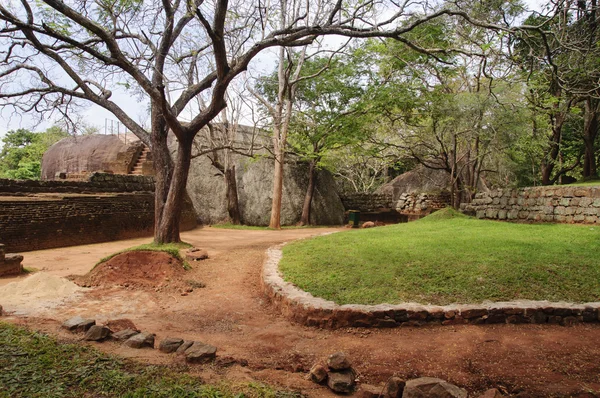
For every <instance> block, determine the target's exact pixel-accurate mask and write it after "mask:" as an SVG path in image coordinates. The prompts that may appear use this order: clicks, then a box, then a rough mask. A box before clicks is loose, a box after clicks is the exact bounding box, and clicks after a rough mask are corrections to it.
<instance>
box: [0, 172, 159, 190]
mask: <svg viewBox="0 0 600 398" xmlns="http://www.w3.org/2000/svg"><path fill="white" fill-rule="evenodd" d="M100 192H154V178H153V177H151V176H140V175H121V174H108V173H92V174H89V175H88V177H87V180H84V181H80V180H77V181H73V180H51V181H33V180H7V179H0V194H1V195H27V194H32V193H33V194H35V193H100Z"/></svg>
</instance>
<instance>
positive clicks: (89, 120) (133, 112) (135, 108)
mask: <svg viewBox="0 0 600 398" xmlns="http://www.w3.org/2000/svg"><path fill="white" fill-rule="evenodd" d="M525 3H526V4H527V5H528V6H529V8H530V9H539V8H540V4H542V3H541V1H540V0H525ZM251 67H252V68H254V69H255V70H259V71H260V72H270V71H272V70H274V68H275V58H274V57H273V56H272V55H269V54H261V55H259V57H257V58H256V59H255V60H253V62H252V64H251ZM238 78H239V77H238ZM112 100H113V101H115V102H116V103H117V104H118V105H119V106H121V107H122V109H124V110H125V112H126V113H127V114H129V115H130V116H132V117H133V119H134V120H136V121H137V122H141V123H142V124H143V125H148V124H149V120H148V105H147V103H144V102H139V101H138V99H136V98H135V96H131V95H129V94H128V93H127V92H125V91H124V90H121V91H113V97H112ZM59 117H60V115H54V117H53V118H49V119H48V120H44V121H41V122H40V121H39V120H37V118H36V117H35V116H34V115H30V114H15V113H14V112H13V111H12V110H9V109H7V108H5V109H0V139H1V138H2V137H3V136H4V135H5V134H6V132H7V131H9V130H16V129H19V128H27V129H31V130H34V131H43V130H45V129H46V128H48V127H51V126H52V125H53V124H54V122H55V121H56V120H57V119H59ZM79 117H80V119H81V120H83V121H84V122H85V123H86V124H87V125H88V126H92V127H96V128H97V129H98V130H99V131H100V132H101V133H105V132H107V133H110V131H111V125H112V130H113V131H115V130H116V126H117V119H116V118H115V117H114V116H113V115H112V114H111V113H110V112H109V111H107V110H105V109H104V108H101V107H99V106H96V105H90V106H87V107H86V108H84V109H83V110H81V111H80V112H79ZM183 118H185V115H184V117H183ZM121 129H123V126H122V125H121ZM0 146H1V143H0Z"/></svg>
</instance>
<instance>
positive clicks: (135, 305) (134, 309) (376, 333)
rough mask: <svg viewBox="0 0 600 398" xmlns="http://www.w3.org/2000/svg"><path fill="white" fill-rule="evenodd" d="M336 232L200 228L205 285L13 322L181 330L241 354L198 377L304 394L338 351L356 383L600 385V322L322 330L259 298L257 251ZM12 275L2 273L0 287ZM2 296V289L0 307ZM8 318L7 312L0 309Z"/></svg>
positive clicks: (105, 293) (44, 265) (34, 259)
mask: <svg viewBox="0 0 600 398" xmlns="http://www.w3.org/2000/svg"><path fill="white" fill-rule="evenodd" d="M333 230H334V229H323V228H318V229H294V230H283V231H243V230H223V229H213V228H200V229H196V230H194V231H189V232H185V233H183V234H182V236H183V239H184V240H185V241H187V242H190V243H192V244H194V245H195V246H197V247H201V248H205V249H207V250H208V252H209V255H210V259H208V260H205V261H202V262H199V263H195V264H194V269H193V270H192V271H191V272H190V279H195V280H200V281H202V282H204V283H205V284H206V287H205V288H203V289H196V290H194V291H193V292H192V293H190V294H189V295H187V296H182V295H180V294H178V293H177V292H154V291H150V292H144V291H136V290H132V289H116V288H115V289H95V290H93V291H90V292H87V293H86V294H85V295H84V297H83V299H81V300H78V301H76V302H72V303H70V304H68V305H65V306H63V307H60V308H56V309H44V308H40V309H39V310H38V311H33V312H31V313H30V314H29V317H28V318H24V317H21V318H13V321H14V322H20V323H26V324H29V325H31V326H32V327H37V328H39V329H42V330H47V331H50V332H51V333H54V334H59V335H61V336H62V337H69V336H70V335H67V334H64V332H62V331H60V329H59V328H58V325H59V323H60V322H62V321H63V320H65V319H67V318H69V317H70V316H73V315H82V316H89V317H94V318H95V319H97V320H98V321H104V320H108V319H114V318H122V317H127V318H129V319H131V320H133V321H134V323H135V324H136V325H137V326H138V327H139V328H141V329H143V330H147V331H151V332H154V333H156V334H157V339H158V340H160V339H162V338H165V337H169V336H171V337H183V338H188V339H196V340H201V341H204V342H207V343H210V344H213V345H216V346H217V347H218V348H219V351H218V355H219V356H220V357H232V358H233V359H236V360H238V361H240V360H246V361H248V366H247V367H242V366H239V365H233V366H229V367H226V366H204V367H200V366H199V367H194V371H195V372H196V373H198V374H200V375H201V376H202V377H203V378H204V379H205V380H207V381H218V380H221V379H228V380H239V381H247V380H260V381H264V382H267V383H273V384H278V385H280V386H282V387H289V388H294V389H301V390H302V391H303V392H304V393H306V394H307V395H309V396H312V397H327V396H332V395H330V393H329V392H328V391H327V390H326V389H324V388H323V387H320V386H316V385H314V384H312V383H311V382H309V381H307V380H306V378H305V372H306V371H307V370H308V369H309V368H310V366H311V365H312V364H313V363H314V362H315V361H317V360H319V359H322V358H324V357H326V356H327V355H328V354H330V353H333V352H335V351H345V352H346V353H347V354H348V355H349V356H350V358H351V359H352V360H353V363H354V366H355V368H356V369H357V371H358V373H359V376H360V380H361V382H363V383H368V384H375V385H377V384H379V383H383V382H385V380H387V378H388V377H390V376H392V375H399V376H401V377H406V378H412V377H417V376H434V377H440V378H443V379H446V380H448V381H451V382H453V383H455V384H458V385H460V386H463V387H465V388H467V389H468V390H469V391H471V392H479V391H483V390H485V389H487V388H489V387H491V386H493V387H500V388H501V389H504V390H505V391H508V392H511V393H513V394H518V393H521V395H520V396H531V397H542V396H570V395H574V394H577V393H582V392H586V391H587V392H589V391H596V392H599V391H600V377H599V375H600V361H598V357H600V344H598V341H600V325H598V324H579V325H575V326H572V327H564V326H558V325H543V326H542V325H504V324H501V325H482V326H475V325H455V326H448V327H427V326H426V327H417V328H411V327H406V328H404V327H402V328H395V329H360V328H345V329H338V330H324V329H318V328H311V327H305V326H301V325H297V324H294V323H291V322H289V321H288V320H287V319H285V318H284V317H282V316H281V315H280V314H279V313H278V312H277V311H276V310H274V309H273V308H272V307H271V306H270V305H269V304H267V302H266V300H265V298H264V297H263V295H262V294H261V290H260V274H261V267H262V264H263V262H264V260H265V252H266V250H267V248H269V247H270V246H273V245H275V244H279V243H282V242H286V241H291V240H294V239H298V238H303V237H308V236H311V235H317V234H321V233H324V232H329V231H333ZM147 241H148V239H135V240H129V241H119V242H111V243H102V244H96V245H87V246H77V247H70V248H61V249H51V250H43V251H37V252H29V253H24V254H25V261H24V264H25V266H27V267H34V268H37V269H40V270H44V271H47V272H50V273H53V274H56V275H59V276H66V275H69V274H83V273H85V272H87V271H88V270H89V269H91V268H92V267H93V265H94V264H95V263H96V262H97V261H98V260H99V259H100V258H102V257H103V256H105V255H107V254H110V253H113V252H115V251H118V250H121V249H123V248H126V247H131V246H134V245H137V244H140V243H144V242H147ZM9 281H11V279H0V285H2V284H5V283H7V282H9ZM1 301H2V299H1V298H0V305H1V304H2V303H1ZM9 319H10V318H9ZM98 347H99V348H101V349H103V350H106V351H109V352H116V353H118V354H120V355H123V356H127V357H132V358H137V359H141V360H144V361H149V362H155V363H172V362H173V361H176V360H177V359H174V357H172V356H169V355H164V354H161V353H159V352H158V351H157V350H153V351H150V350H133V349H129V348H126V347H122V346H120V345H117V344H114V343H104V344H99V345H98Z"/></svg>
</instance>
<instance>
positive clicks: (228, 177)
mask: <svg viewBox="0 0 600 398" xmlns="http://www.w3.org/2000/svg"><path fill="white" fill-rule="evenodd" d="M225 184H226V185H227V193H226V198H227V212H228V213H229V218H230V220H231V223H232V224H235V225H240V224H241V220H240V206H239V203H238V194H237V183H236V181H235V165H232V166H231V167H229V168H228V169H227V170H225Z"/></svg>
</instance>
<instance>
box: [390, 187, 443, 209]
mask: <svg viewBox="0 0 600 398" xmlns="http://www.w3.org/2000/svg"><path fill="white" fill-rule="evenodd" d="M450 199H451V198H450V192H448V191H442V192H440V193H403V194H401V195H400V197H399V198H398V201H397V202H396V205H395V207H396V210H397V211H398V212H399V213H401V214H420V215H425V214H429V213H431V212H432V211H435V210H439V209H443V208H444V207H446V206H450Z"/></svg>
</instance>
